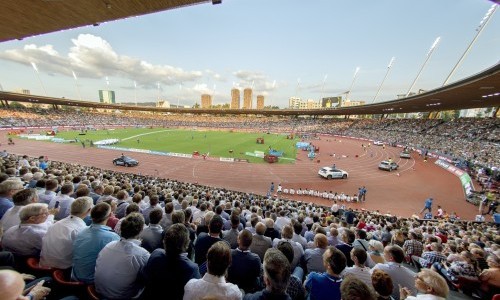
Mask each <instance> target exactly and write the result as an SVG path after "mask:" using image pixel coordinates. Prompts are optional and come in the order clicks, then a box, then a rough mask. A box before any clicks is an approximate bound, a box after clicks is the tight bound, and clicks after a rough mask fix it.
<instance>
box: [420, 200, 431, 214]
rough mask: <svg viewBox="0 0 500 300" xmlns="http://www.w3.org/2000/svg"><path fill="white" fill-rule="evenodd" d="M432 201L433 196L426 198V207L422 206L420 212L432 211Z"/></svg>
mask: <svg viewBox="0 0 500 300" xmlns="http://www.w3.org/2000/svg"><path fill="white" fill-rule="evenodd" d="M432 201H433V199H432V198H430V197H429V198H427V199H426V200H425V203H424V208H422V210H421V211H420V213H423V212H424V211H428V212H430V213H432Z"/></svg>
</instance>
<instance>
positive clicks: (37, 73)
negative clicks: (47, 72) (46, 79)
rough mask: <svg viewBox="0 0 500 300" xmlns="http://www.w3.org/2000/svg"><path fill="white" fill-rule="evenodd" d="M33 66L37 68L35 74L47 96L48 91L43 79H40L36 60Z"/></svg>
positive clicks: (34, 68) (32, 63)
mask: <svg viewBox="0 0 500 300" xmlns="http://www.w3.org/2000/svg"><path fill="white" fill-rule="evenodd" d="M31 66H32V67H33V70H35V75H36V77H37V78H38V82H39V83H40V85H41V86H42V90H43V93H44V94H45V96H47V91H46V90H45V86H44V85H43V82H42V79H40V74H39V72H38V68H37V66H36V64H35V63H34V62H31Z"/></svg>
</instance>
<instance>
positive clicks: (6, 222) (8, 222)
mask: <svg viewBox="0 0 500 300" xmlns="http://www.w3.org/2000/svg"><path fill="white" fill-rule="evenodd" d="M37 200H38V198H37V195H36V191H35V190H34V189H26V190H21V191H19V192H17V193H15V194H14V196H12V201H13V202H14V207H11V208H9V209H8V210H7V211H6V212H5V214H4V215H3V217H2V219H1V220H0V225H1V227H2V229H3V231H6V230H7V229H9V228H11V227H13V226H16V225H19V223H21V219H19V212H20V211H21V209H22V208H23V207H24V206H26V205H28V204H30V203H36V202H37ZM53 217H54V216H52V221H53V219H54V218H53Z"/></svg>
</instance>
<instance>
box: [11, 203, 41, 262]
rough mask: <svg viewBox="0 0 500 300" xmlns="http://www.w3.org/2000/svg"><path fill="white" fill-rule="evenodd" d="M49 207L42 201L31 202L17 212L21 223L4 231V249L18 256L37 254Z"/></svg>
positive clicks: (38, 253)
mask: <svg viewBox="0 0 500 300" xmlns="http://www.w3.org/2000/svg"><path fill="white" fill-rule="evenodd" d="M48 216H49V209H48V208H47V204H44V203H31V204H28V205H26V206H24V207H23V208H22V209H21V211H20V212H19V218H20V219H21V223H20V224H19V226H14V227H11V228H9V229H7V231H5V233H4V235H3V238H2V246H3V249H4V250H6V251H10V252H12V253H13V254H14V255H19V256H39V255H40V250H41V249H42V238H43V236H44V235H45V234H46V233H47V229H48V227H47V224H45V222H46V221H47V218H48Z"/></svg>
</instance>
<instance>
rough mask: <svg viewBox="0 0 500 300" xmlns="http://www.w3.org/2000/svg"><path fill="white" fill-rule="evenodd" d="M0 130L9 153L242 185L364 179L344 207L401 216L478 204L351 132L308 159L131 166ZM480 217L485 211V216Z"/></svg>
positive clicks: (256, 187)
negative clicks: (388, 163) (334, 171)
mask: <svg viewBox="0 0 500 300" xmlns="http://www.w3.org/2000/svg"><path fill="white" fill-rule="evenodd" d="M5 134H6V133H5V132H2V133H0V142H1V144H2V149H1V150H2V151H3V149H6V150H7V152H9V153H14V154H19V155H22V154H26V155H29V156H33V157H38V156H41V155H47V156H48V157H49V160H50V159H52V160H59V161H64V162H68V163H75V164H80V165H88V166H96V167H100V168H103V169H110V170H115V171H120V172H134V173H141V174H148V175H153V176H159V177H163V178H172V179H176V180H179V181H184V182H192V183H199V184H203V185H207V186H212V187H223V188H226V189H231V190H238V191H243V192H248V193H256V194H266V192H267V190H268V189H269V186H270V184H271V182H274V184H275V186H277V185H278V183H281V184H282V186H283V187H284V188H291V187H292V188H294V189H296V190H297V189H299V188H302V189H309V188H313V189H316V190H320V191H325V190H326V191H334V192H338V193H341V192H344V193H346V194H350V195H352V194H354V193H356V192H357V191H358V188H359V187H361V186H363V185H364V186H366V188H367V190H368V192H367V196H366V200H367V201H366V202H365V203H362V204H360V203H356V204H350V206H351V207H353V208H358V209H361V208H365V209H367V210H379V211H380V212H381V213H387V212H390V213H393V214H396V215H399V216H404V217H408V216H411V215H412V214H414V213H416V212H420V210H421V209H422V207H423V204H424V201H425V199H426V198H428V197H433V198H434V204H433V210H434V211H433V212H435V211H436V210H437V205H441V206H442V207H443V209H444V210H446V211H448V212H450V213H451V212H452V211H455V212H456V213H457V214H458V216H460V217H461V218H462V219H466V220H473V219H474V217H475V215H476V214H477V211H478V208H477V207H476V206H474V205H472V204H470V203H468V202H466V201H465V200H464V194H463V191H462V188H461V185H460V180H459V179H458V177H456V176H455V175H453V174H451V173H449V172H447V171H445V170H443V169H441V168H440V167H438V166H436V165H435V164H434V160H432V159H430V160H428V161H427V162H423V160H422V158H421V157H419V156H418V154H413V155H412V159H400V158H399V152H400V150H401V149H399V148H395V147H385V149H383V147H382V146H374V145H371V147H369V148H368V151H367V152H364V151H363V149H362V147H361V144H362V143H363V142H362V141H359V140H354V139H344V138H343V139H338V138H337V139H334V138H332V137H321V140H313V141H312V143H313V144H314V145H316V146H319V147H320V153H319V155H318V156H317V157H316V158H315V159H314V160H313V161H311V160H309V159H308V158H307V152H306V151H299V153H298V154H297V162H296V163H295V164H291V165H290V164H286V165H281V164H249V163H227V162H219V161H211V160H203V159H187V158H176V157H165V156H156V155H149V154H143V153H130V156H132V157H134V158H136V159H138V160H139V161H140V165H139V166H138V167H135V168H124V167H115V166H113V164H112V163H111V161H112V160H113V159H114V158H116V157H118V156H119V155H120V154H121V152H120V151H112V150H104V149H97V148H89V147H87V148H85V149H83V148H82V147H81V146H80V145H76V144H71V145H70V144H56V143H50V142H36V141H28V140H20V139H16V140H15V142H16V144H15V145H13V146H7V145H6V144H7V138H6V136H5ZM364 143H365V144H366V142H364ZM334 153H335V157H334V156H333V154H334ZM356 155H358V157H356ZM388 158H392V159H393V160H394V161H396V162H397V163H398V164H399V166H400V167H399V170H398V171H397V172H396V171H393V172H387V171H381V170H378V168H377V166H378V163H379V162H380V161H381V160H384V159H388ZM318 160H319V161H320V162H319V163H318ZM333 163H335V164H336V166H337V168H341V169H344V170H346V171H347V172H349V178H348V179H347V180H341V179H336V180H326V179H322V178H320V177H319V176H318V175H317V172H318V169H319V168H320V167H322V166H331V165H333ZM398 173H399V176H398V175H397V174H398ZM288 198H291V199H293V200H298V201H303V202H314V203H318V204H322V205H331V202H330V201H328V200H325V199H321V198H317V197H313V196H300V197H299V196H296V195H295V196H293V197H292V196H288ZM348 206H349V205H348ZM487 220H488V221H489V220H491V218H490V217H488V219H487Z"/></svg>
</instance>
